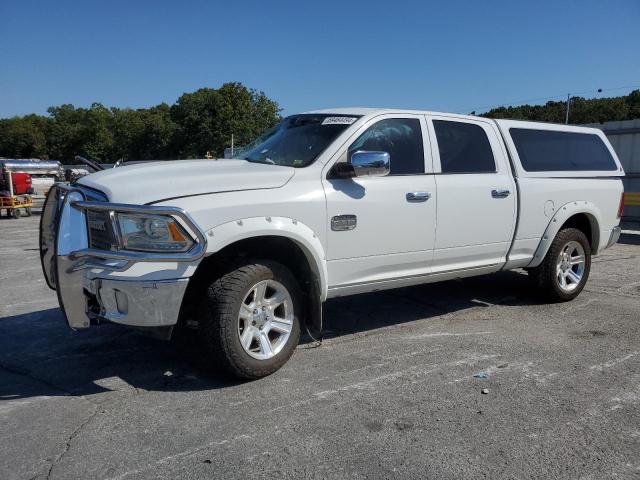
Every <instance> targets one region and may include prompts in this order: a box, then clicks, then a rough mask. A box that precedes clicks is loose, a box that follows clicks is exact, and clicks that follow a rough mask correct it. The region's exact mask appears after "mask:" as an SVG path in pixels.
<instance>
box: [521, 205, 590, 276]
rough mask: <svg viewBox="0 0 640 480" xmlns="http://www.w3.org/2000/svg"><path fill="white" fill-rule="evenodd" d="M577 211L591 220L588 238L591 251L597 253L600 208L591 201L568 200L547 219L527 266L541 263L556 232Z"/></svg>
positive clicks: (535, 265)
mask: <svg viewBox="0 0 640 480" xmlns="http://www.w3.org/2000/svg"><path fill="white" fill-rule="evenodd" d="M579 213H583V214H586V215H587V217H588V218H589V222H591V236H592V238H590V240H591V244H592V245H593V253H594V254H597V253H598V249H599V245H600V225H602V220H601V219H602V217H601V215H600V210H599V209H598V207H596V205H595V204H594V203H592V202H589V201H586V200H576V201H572V202H568V203H566V204H564V205H563V206H562V207H560V208H558V210H557V211H556V213H555V215H554V216H553V217H552V218H551V220H550V221H549V224H548V225H547V228H546V230H545V231H544V235H542V239H541V240H540V243H539V244H538V248H537V249H536V253H535V255H534V256H533V260H532V261H531V263H529V265H527V268H533V267H537V266H538V265H540V264H541V263H542V261H543V260H544V257H545V255H546V254H547V252H548V251H549V248H550V247H551V243H552V242H553V239H554V238H556V235H557V234H558V232H559V231H560V229H561V228H562V226H563V225H564V224H565V223H566V221H567V220H569V218H571V217H572V216H574V215H577V214H579Z"/></svg>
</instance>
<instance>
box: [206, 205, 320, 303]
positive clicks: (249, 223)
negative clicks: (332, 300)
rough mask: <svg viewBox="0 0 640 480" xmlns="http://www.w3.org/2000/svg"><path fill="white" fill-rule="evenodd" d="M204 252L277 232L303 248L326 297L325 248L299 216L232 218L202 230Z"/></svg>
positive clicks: (274, 234) (207, 252)
mask: <svg viewBox="0 0 640 480" xmlns="http://www.w3.org/2000/svg"><path fill="white" fill-rule="evenodd" d="M205 235H206V236H207V251H206V255H210V254H212V253H216V252H218V251H220V250H222V249H223V248H225V247H227V246H229V245H231V244H233V243H236V242H238V241H240V240H246V239H248V238H254V237H264V236H279V237H285V238H288V239H290V240H292V241H293V242H295V243H296V244H297V245H298V246H299V247H300V249H301V250H302V251H303V253H304V254H305V256H306V257H307V261H308V262H309V266H310V267H311V270H312V271H313V272H314V274H315V275H316V276H317V279H318V283H319V285H318V288H319V294H320V301H321V302H324V301H325V300H326V298H327V292H328V283H327V262H326V255H325V252H324V248H323V246H322V243H321V242H320V239H319V237H318V235H316V233H315V232H314V231H313V230H312V229H311V228H309V227H308V226H307V225H305V224H304V223H302V222H300V221H299V220H295V219H293V218H287V217H250V218H242V219H237V220H233V221H231V222H227V223H223V224H220V225H217V226H215V227H212V228H210V229H208V230H206V231H205Z"/></svg>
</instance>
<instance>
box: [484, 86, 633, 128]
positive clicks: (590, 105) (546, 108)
mask: <svg viewBox="0 0 640 480" xmlns="http://www.w3.org/2000/svg"><path fill="white" fill-rule="evenodd" d="M566 112H567V102H566V101H563V102H547V103H546V104H544V105H520V106H517V107H499V108H494V109H492V110H489V111H488V112H486V113H483V114H482V116H483V117H488V118H511V119H517V120H533V121H538V122H553V123H564V122H565V115H566ZM634 118H640V90H633V91H632V92H631V93H629V95H624V96H621V97H609V98H588V99H587V98H582V97H571V102H570V109H569V123H571V124H574V125H580V124H584V123H604V122H609V121H612V120H632V119H634Z"/></svg>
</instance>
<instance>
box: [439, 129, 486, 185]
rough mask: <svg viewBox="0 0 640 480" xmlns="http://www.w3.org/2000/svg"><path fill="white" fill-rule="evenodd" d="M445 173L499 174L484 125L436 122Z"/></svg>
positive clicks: (441, 165) (441, 162)
mask: <svg viewBox="0 0 640 480" xmlns="http://www.w3.org/2000/svg"><path fill="white" fill-rule="evenodd" d="M433 128H434V130H435V132H436V139H437V140H438V150H439V152H440V168H441V171H442V173H495V172H496V162H495V159H494V158H493V151H492V150H491V144H490V143H489V138H488V137H487V134H486V132H485V131H484V128H482V127H481V126H480V125H476V124H473V123H466V122H455V121H448V120H433Z"/></svg>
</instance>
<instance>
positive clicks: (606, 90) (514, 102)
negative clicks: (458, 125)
mask: <svg viewBox="0 0 640 480" xmlns="http://www.w3.org/2000/svg"><path fill="white" fill-rule="evenodd" d="M632 88H640V85H627V86H624V87H615V88H602V89H598V88H591V89H589V90H582V91H579V92H570V94H571V96H572V97H575V96H576V95H581V94H583V93H595V92H598V90H600V91H599V92H598V93H604V92H612V91H615V90H626V89H632ZM566 96H567V94H566V93H562V94H560V95H553V96H550V97H538V98H529V99H526V100H513V101H510V102H502V103H496V104H493V105H485V106H483V107H475V108H463V109H457V110H455V111H456V112H457V113H468V112H470V111H471V112H476V111H486V110H491V109H493V108H498V107H504V106H510V107H514V106H518V105H523V104H525V103H529V102H541V101H543V100H554V99H564V98H566Z"/></svg>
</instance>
